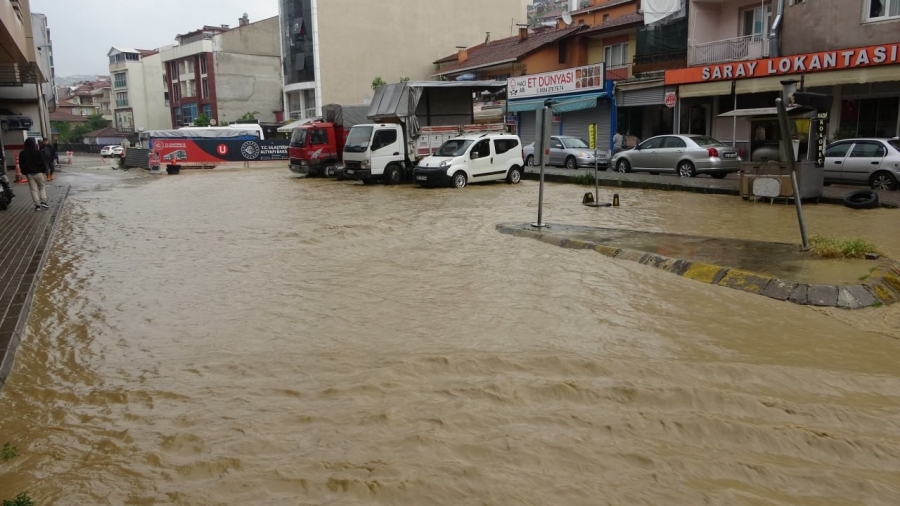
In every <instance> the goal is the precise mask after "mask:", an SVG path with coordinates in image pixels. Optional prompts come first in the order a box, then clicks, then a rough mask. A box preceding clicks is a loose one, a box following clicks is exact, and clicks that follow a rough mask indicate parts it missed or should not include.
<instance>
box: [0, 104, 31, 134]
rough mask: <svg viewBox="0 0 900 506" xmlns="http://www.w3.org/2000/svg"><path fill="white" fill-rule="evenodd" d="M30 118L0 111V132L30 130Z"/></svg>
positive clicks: (7, 111)
mask: <svg viewBox="0 0 900 506" xmlns="http://www.w3.org/2000/svg"><path fill="white" fill-rule="evenodd" d="M31 125H32V122H31V118H29V117H28V116H23V115H21V114H19V113H17V112H13V111H11V110H9V109H0V129H2V130H28V129H29V128H31Z"/></svg>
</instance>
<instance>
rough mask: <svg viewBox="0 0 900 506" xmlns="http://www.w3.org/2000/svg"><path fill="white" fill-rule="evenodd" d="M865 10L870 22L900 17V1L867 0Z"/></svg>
mask: <svg viewBox="0 0 900 506" xmlns="http://www.w3.org/2000/svg"><path fill="white" fill-rule="evenodd" d="M864 8H865V9H866V11H867V14H868V16H867V18H866V19H868V20H869V21H881V20H883V19H889V18H897V17H900V0H866V1H865V5H864Z"/></svg>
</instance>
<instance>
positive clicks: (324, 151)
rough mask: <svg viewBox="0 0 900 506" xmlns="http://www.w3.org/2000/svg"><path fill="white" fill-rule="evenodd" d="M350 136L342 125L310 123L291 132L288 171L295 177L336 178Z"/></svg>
mask: <svg viewBox="0 0 900 506" xmlns="http://www.w3.org/2000/svg"><path fill="white" fill-rule="evenodd" d="M346 137H347V132H346V131H345V130H344V129H343V127H341V126H340V125H335V124H334V123H326V122H321V121H319V122H315V123H309V124H306V125H303V126H300V127H297V128H295V129H294V130H293V132H291V142H290V144H289V145H288V158H289V159H290V160H289V168H290V169H291V172H294V173H295V174H305V175H308V176H326V177H332V176H337V175H338V172H339V171H340V164H341V154H342V151H343V148H344V141H345V140H346Z"/></svg>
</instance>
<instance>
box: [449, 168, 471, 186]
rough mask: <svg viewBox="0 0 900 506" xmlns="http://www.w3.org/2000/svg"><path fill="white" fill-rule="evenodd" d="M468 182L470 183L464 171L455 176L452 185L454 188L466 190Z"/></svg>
mask: <svg viewBox="0 0 900 506" xmlns="http://www.w3.org/2000/svg"><path fill="white" fill-rule="evenodd" d="M468 182H469V180H468V178H467V177H466V173H465V172H463V171H459V172H457V173H456V174H453V180H452V181H451V182H450V184H451V185H452V186H453V187H454V188H465V187H466V183H468Z"/></svg>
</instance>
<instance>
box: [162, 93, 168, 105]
mask: <svg viewBox="0 0 900 506" xmlns="http://www.w3.org/2000/svg"><path fill="white" fill-rule="evenodd" d="M163 102H164V103H165V104H166V107H169V92H168V91H165V92H163Z"/></svg>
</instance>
